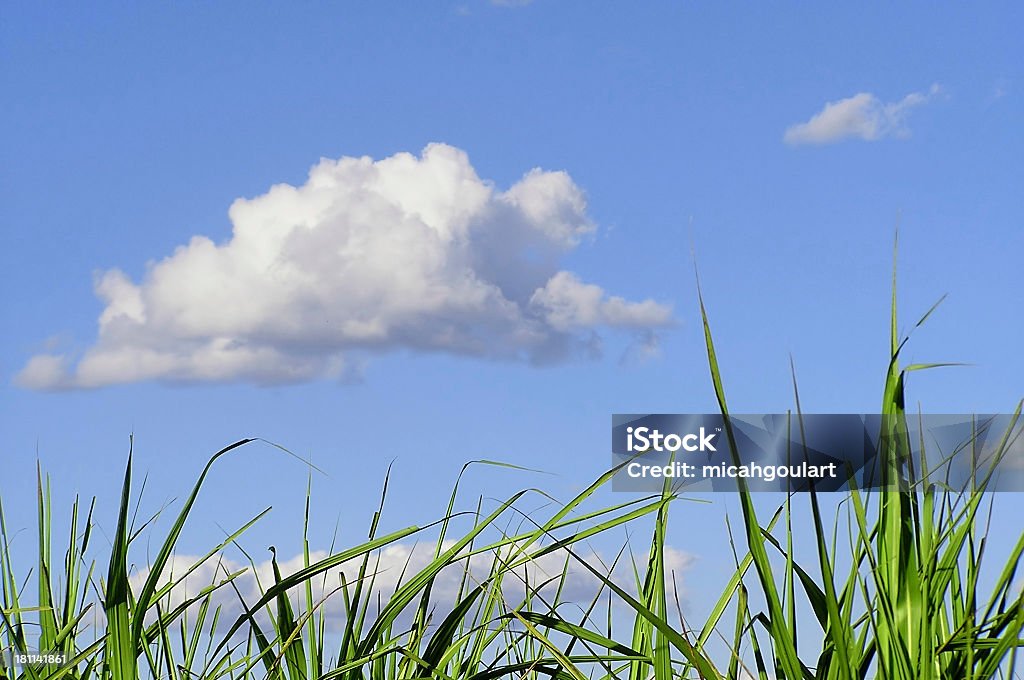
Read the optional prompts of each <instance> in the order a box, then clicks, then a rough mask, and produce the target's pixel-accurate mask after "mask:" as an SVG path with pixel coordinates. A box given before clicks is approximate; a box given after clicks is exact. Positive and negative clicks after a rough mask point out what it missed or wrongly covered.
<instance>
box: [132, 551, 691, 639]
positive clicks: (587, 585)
mask: <svg viewBox="0 0 1024 680" xmlns="http://www.w3.org/2000/svg"><path fill="white" fill-rule="evenodd" d="M451 545H452V542H447V543H446V544H445V548H446V549H447V548H450V547H451ZM435 547H436V546H435V544H433V543H430V542H429V541H428V542H423V543H396V544H393V545H390V546H388V547H386V548H384V549H382V550H380V551H378V552H377V553H375V554H373V555H372V556H371V559H370V563H369V564H370V567H369V573H370V574H371V575H372V576H373V581H372V588H370V589H369V590H364V596H365V597H368V598H369V601H370V602H371V608H370V614H371V615H373V614H375V613H376V609H375V607H376V603H377V602H378V599H379V601H381V602H382V603H383V604H385V605H386V604H387V602H388V598H389V597H390V596H391V595H392V594H393V593H394V592H395V590H396V589H397V588H398V587H399V586H400V585H402V584H404V583H406V582H408V581H409V579H411V578H412V577H413V576H414V575H415V574H417V573H419V572H420V571H422V570H423V569H424V568H426V567H427V566H428V565H429V564H430V562H431V561H432V560H433V559H434V550H435ZM534 547H535V548H536V547H539V546H534ZM574 552H575V553H576V555H577V558H578V559H577V558H573V557H570V556H569V555H568V553H567V552H566V551H565V550H564V549H563V550H557V551H553V552H551V553H548V554H547V555H544V556H542V557H541V558H540V559H538V560H536V561H534V562H531V563H528V564H526V565H523V566H520V567H518V568H516V569H514V570H512V571H511V572H510V573H506V575H505V576H504V577H503V579H502V581H501V597H502V599H503V600H504V601H505V602H506V603H507V604H508V606H509V607H514V606H517V605H519V603H520V602H521V600H522V599H523V597H524V596H525V592H526V585H525V584H526V583H529V584H530V586H531V591H532V592H534V593H535V594H536V593H539V594H540V596H541V597H543V598H544V599H545V600H547V602H549V603H551V602H553V601H554V599H555V597H556V595H557V597H558V598H560V601H561V602H573V603H587V602H589V601H590V600H591V599H592V598H593V597H594V596H595V595H596V594H597V593H598V589H599V588H600V586H601V582H600V581H599V580H598V579H597V577H596V576H594V575H593V573H591V572H590V571H589V570H588V569H586V567H583V566H582V565H580V563H579V559H584V560H586V561H587V563H588V564H590V565H591V566H593V567H594V568H595V569H597V570H598V571H599V572H601V573H602V574H606V575H607V574H608V571H609V569H610V568H611V563H610V561H608V560H607V559H606V558H605V557H604V556H602V555H601V554H599V553H598V552H596V551H593V550H586V549H583V548H581V547H577V548H576V549H574ZM326 557H328V553H327V552H325V551H322V550H321V551H311V552H310V563H316V562H318V561H320V560H323V559H325V558H326ZM504 558H505V559H508V558H509V555H508V554H504ZM198 559H199V558H198V557H192V556H185V555H178V556H174V557H172V558H171V560H170V561H169V562H168V564H167V566H166V567H165V569H164V576H163V578H162V580H161V585H164V584H167V583H170V582H171V581H172V580H177V579H179V578H181V576H182V575H184V574H185V573H186V572H187V571H188V570H189V569H190V568H192V566H193V565H194V564H195V563H196V562H197V561H198ZM664 559H665V574H666V580H667V582H668V583H669V584H670V585H669V587H671V583H672V579H673V577H674V579H675V581H676V583H677V584H679V585H680V590H681V593H680V594H681V595H682V594H683V593H685V586H683V581H684V579H685V572H686V571H687V570H688V569H689V568H690V566H691V565H692V564H693V561H694V557H693V556H692V555H690V554H688V553H685V552H683V551H680V550H677V549H674V548H671V547H668V546H666V548H665V556H664ZM493 560H494V556H493V555H492V554H480V555H476V556H474V557H473V558H472V559H471V560H470V563H469V564H470V569H469V577H468V578H467V586H468V588H470V589H471V588H474V587H476V586H477V585H480V584H481V583H482V582H483V581H484V580H485V579H486V578H487V576H488V574H489V573H490V569H491V566H492V564H493ZM361 563H362V558H357V559H352V560H350V561H348V562H346V563H344V564H342V565H341V566H339V567H336V568H333V569H330V570H329V571H327V572H326V573H325V574H323V575H320V576H318V577H316V578H314V579H313V580H312V581H311V587H312V594H313V600H314V602H317V603H320V602H321V601H323V606H322V608H321V609H320V610H319V611H322V612H323V613H324V614H325V615H326V622H327V624H328V627H329V628H330V629H331V630H337V627H338V626H339V625H340V624H342V623H344V620H345V605H344V598H343V596H342V593H341V591H339V590H338V588H339V587H340V586H341V583H342V575H344V579H345V582H347V583H349V584H350V587H351V584H354V582H355V580H356V578H357V575H358V572H359V567H360V565H361ZM303 564H304V562H303V556H302V555H301V554H300V555H296V556H294V557H292V558H289V559H279V560H278V566H279V568H280V570H281V573H282V575H284V576H288V575H289V574H291V573H294V572H296V571H298V570H299V569H301V568H303ZM642 567H643V565H642V563H641V565H640V568H641V569H642ZM465 569H466V563H465V561H462V562H455V563H454V564H452V565H450V566H448V567H446V568H445V569H443V570H442V571H441V572H440V573H439V574H438V576H437V577H436V578H435V581H434V584H433V586H432V587H431V591H430V593H431V603H432V604H433V606H434V607H436V610H437V612H440V613H442V614H443V613H446V612H447V611H450V609H451V608H452V607H453V606H454V604H455V601H456V598H457V597H458V595H459V588H460V584H461V583H462V580H463V574H464V573H465ZM241 570H246V571H245V573H244V574H242V575H241V576H239V577H238V578H236V579H235V581H234V588H237V590H238V592H237V593H236V592H235V589H234V588H232V586H231V585H227V586H225V587H223V588H221V589H220V590H219V591H217V592H216V593H215V594H214V596H213V604H214V606H215V607H216V606H220V607H221V608H222V612H223V613H222V619H223V620H224V621H225V622H226V623H227V624H228V625H230V624H231V623H233V622H234V620H235V619H236V618H237V617H238V616H239V615H241V614H242V613H243V611H244V610H243V608H242V604H241V601H240V600H239V595H241V597H242V599H243V600H244V601H245V603H246V606H248V607H251V606H252V605H254V604H255V603H256V602H257V601H258V600H259V599H260V597H261V596H262V594H263V592H265V590H266V589H267V588H269V587H270V586H271V585H273V584H274V572H273V565H272V562H271V561H270V560H269V559H268V560H265V561H263V562H259V563H256V565H255V569H253V568H252V567H251V566H250V565H249V564H245V563H241V562H238V561H235V560H232V559H229V558H226V557H225V556H223V555H217V556H213V557H211V558H209V559H207V560H206V561H205V562H204V563H202V564H201V565H200V566H199V567H198V568H197V569H195V570H194V571H192V573H191V574H189V576H188V577H187V578H185V579H184V580H183V581H182V582H181V583H179V584H178V585H177V586H175V587H174V588H172V589H171V590H170V591H169V592H168V595H167V597H166V599H165V600H163V601H162V607H163V609H164V611H169V610H171V609H172V608H173V607H175V606H178V605H180V604H182V603H183V602H185V601H186V600H187V599H189V598H190V597H193V596H195V595H197V594H198V593H199V592H201V591H202V590H203V589H204V588H206V587H208V586H210V585H211V584H214V583H219V582H221V581H223V580H224V579H225V578H226V576H227V575H228V574H230V573H234V572H237V571H241ZM563 570H564V571H565V574H566V576H565V581H564V583H562V584H561V587H559V578H554V580H551V579H552V578H553V577H560V576H561V574H562V573H563ZM148 576H149V571H148V570H145V569H144V570H142V571H140V572H137V573H135V574H133V575H132V577H131V585H132V589H133V592H136V593H137V592H139V590H140V589H141V588H142V584H143V583H144V582H145V580H146V578H147V577H148ZM611 577H612V579H613V580H614V582H615V583H616V584H617V585H619V586H620V587H622V588H623V589H625V590H627V591H628V592H632V593H634V594H635V578H634V573H633V568H632V566H631V565H630V564H628V558H625V557H624V558H622V559H620V560H619V562H618V564H617V565H616V568H615V570H614V571H612V572H611ZM369 582H370V581H369V579H368V580H367V581H366V583H367V584H369ZM542 584H543V587H540V586H542ZM538 588H539V590H538ZM605 593H607V588H606V589H605ZM291 595H292V597H293V600H294V601H295V603H296V604H299V603H300V602H303V601H304V600H302V598H304V597H305V591H304V589H296V590H295V591H294V592H291ZM418 603H419V599H418V598H416V599H414V601H413V607H415V606H416V605H418ZM537 606H538V607H542V605H540V604H538V605H537ZM435 621H436V619H435Z"/></svg>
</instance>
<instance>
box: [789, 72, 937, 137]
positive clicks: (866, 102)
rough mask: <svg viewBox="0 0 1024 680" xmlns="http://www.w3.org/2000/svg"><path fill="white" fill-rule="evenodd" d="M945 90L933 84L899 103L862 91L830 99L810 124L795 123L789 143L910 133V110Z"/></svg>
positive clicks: (792, 126)
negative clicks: (886, 101) (836, 99)
mask: <svg viewBox="0 0 1024 680" xmlns="http://www.w3.org/2000/svg"><path fill="white" fill-rule="evenodd" d="M940 91H941V89H940V87H939V86H938V85H932V86H931V88H930V89H929V90H928V92H911V93H910V94H908V95H907V96H906V97H904V98H903V99H901V100H899V101H897V102H889V103H885V102H883V101H882V100H880V99H879V98H878V97H876V96H875V95H873V94H871V93H870V92H860V93H858V94H855V95H853V96H852V97H847V98H846V99H840V100H839V101H834V102H828V103H827V104H825V108H823V109H822V110H821V111H819V112H818V113H816V114H815V115H814V116H812V117H811V119H810V120H808V121H807V122H806V123H798V124H796V125H791V126H790V127H789V128H788V129H787V130H786V134H785V135H784V136H783V140H784V141H785V142H786V143H787V144H791V145H794V146H795V145H801V144H831V143H833V142H838V141H841V140H843V139H848V138H851V137H854V138H859V139H863V140H867V141H874V140H877V139H882V138H883V137H906V136H908V135H909V134H910V130H909V128H908V127H907V124H906V119H907V116H908V115H909V113H910V111H911V110H912V109H914V108H916V107H918V106H920V105H922V104H924V103H925V102H927V101H928V100H929V99H930V98H931V97H933V96H935V95H936V94H938V93H939V92H940Z"/></svg>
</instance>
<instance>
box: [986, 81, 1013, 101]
mask: <svg viewBox="0 0 1024 680" xmlns="http://www.w3.org/2000/svg"><path fill="white" fill-rule="evenodd" d="M1008 94H1010V80H1009V78H999V79H997V80H996V82H995V84H993V85H992V94H991V95H990V96H989V100H990V101H992V102H996V101H999V100H1000V99H1002V98H1003V97H1005V96H1006V95H1008Z"/></svg>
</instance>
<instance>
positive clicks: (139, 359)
mask: <svg viewBox="0 0 1024 680" xmlns="http://www.w3.org/2000/svg"><path fill="white" fill-rule="evenodd" d="M229 216H230V218H231V222H232V225H233V230H232V235H231V237H230V238H229V239H228V240H227V241H225V242H223V243H215V242H214V241H212V240H210V239H209V238H207V237H205V236H194V237H193V238H192V239H191V240H190V241H189V242H188V243H187V244H185V245H182V246H179V247H178V248H177V249H176V250H175V251H174V253H173V254H171V255H169V256H167V257H165V258H163V259H162V260H159V261H157V262H151V263H149V265H148V266H147V270H146V273H145V275H144V277H143V278H142V280H141V281H139V282H135V281H133V280H131V278H129V277H128V276H127V275H126V274H125V273H123V272H122V271H120V270H118V269H112V270H109V271H106V272H102V273H100V274H98V275H97V277H96V282H95V291H96V294H97V296H98V297H99V298H100V299H101V300H102V301H103V302H104V304H105V308H104V310H103V312H102V313H101V314H100V317H99V335H98V338H97V340H96V342H95V344H94V345H93V346H92V347H90V348H89V349H87V350H86V351H85V352H84V354H83V355H81V356H80V357H77V362H76V361H75V359H76V357H72V356H70V355H63V354H59V353H54V352H47V353H42V354H39V355H37V356H34V357H32V358H31V359H30V360H29V361H28V363H27V364H26V366H25V367H24V368H23V370H22V371H21V373H20V374H19V375H18V376H17V378H16V380H17V382H18V383H19V384H20V385H22V386H25V387H29V388H35V389H67V388H88V387H99V386H103V385H110V384H116V383H127V382H134V381H140V380H166V381H248V382H255V383H264V384H268V383H280V382H295V381H303V380H311V379H316V378H323V377H341V376H344V375H345V374H346V373H347V372H349V371H351V370H352V369H351V367H352V365H353V364H358V363H359V358H358V354H359V353H360V352H361V351H363V352H364V353H366V352H369V351H372V352H381V351H388V350H398V349H405V350H414V351H427V352H445V353H451V354H457V355H463V356H472V357H480V358H489V359H504V360H526V361H532V362H550V361H554V360H561V359H565V358H567V357H568V356H569V355H570V354H571V353H572V351H573V349H574V348H579V347H594V346H599V336H598V332H599V331H600V330H601V329H602V328H624V329H629V330H631V331H632V332H633V333H635V334H637V335H640V334H642V333H647V334H649V333H650V331H651V330H652V329H656V328H660V327H664V326H666V325H668V324H669V323H670V322H671V310H670V309H669V308H668V307H667V306H665V305H663V304H660V303H657V302H654V301H653V300H644V301H640V302H631V301H628V300H625V299H623V298H620V297H614V296H609V295H608V294H607V293H605V291H604V290H603V289H602V288H601V287H599V286H597V285H594V284H590V283H583V282H582V281H580V280H579V278H578V277H577V276H576V275H574V274H571V273H569V272H568V271H563V270H561V269H560V260H561V258H562V257H563V256H564V255H565V254H566V253H568V252H569V251H571V250H573V249H574V248H576V247H577V246H578V245H579V244H580V243H581V240H582V239H584V238H586V237H587V236H588V235H590V234H591V233H592V232H593V231H594V228H595V227H594V224H593V223H592V222H591V220H590V219H589V217H588V216H587V214H586V200H585V197H584V194H583V192H582V190H581V189H580V188H579V187H578V186H576V184H575V183H574V182H573V181H572V179H571V178H570V177H569V175H568V174H566V173H565V172H545V171H541V170H539V169H534V170H531V171H529V172H528V173H526V175H525V176H523V178H522V179H521V180H520V181H518V182H517V183H515V184H514V185H513V186H512V187H511V188H509V189H508V190H506V191H501V190H499V189H497V188H495V186H494V185H493V183H491V182H488V181H486V180H483V179H481V178H480V177H478V176H477V174H476V171H475V170H474V168H473V166H472V165H471V164H470V162H469V159H468V158H467V156H466V154H465V153H464V152H463V151H461V150H459V149H456V148H454V147H451V146H447V145H444V144H431V145H429V146H427V147H426V149H424V151H423V153H422V155H421V156H419V157H417V156H414V155H412V154H409V153H399V154H396V155H394V156H391V157H389V158H385V159H383V160H379V161H374V160H372V159H370V158H367V157H363V158H349V157H343V158H341V159H339V160H328V159H324V160H321V161H320V163H319V164H317V165H316V166H314V167H313V168H312V169H311V170H310V173H309V177H308V179H307V181H306V183H305V184H303V185H301V186H297V187H296V186H291V185H288V184H278V185H276V186H273V187H272V188H271V189H270V190H269V191H268V192H267V193H265V194H263V195H262V196H258V197H256V198H252V199H238V200H236V201H235V202H234V203H233V204H232V205H231V208H230V211H229ZM353 353H355V355H356V356H354V355H353Z"/></svg>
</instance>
